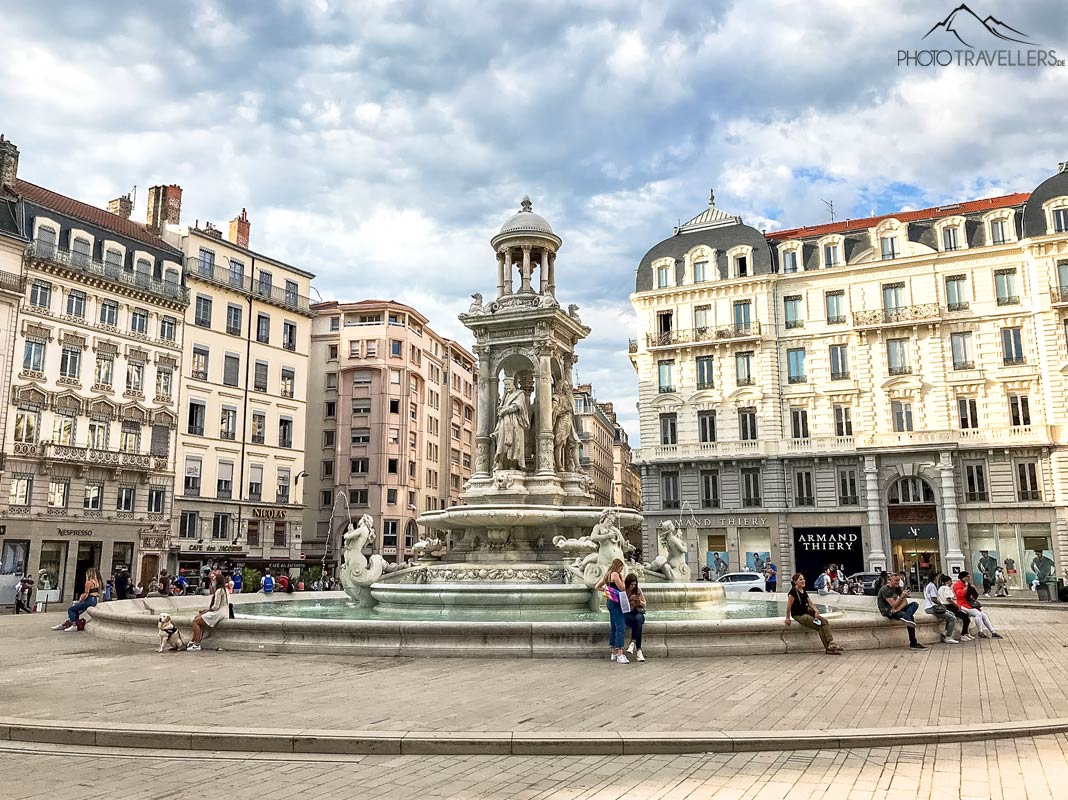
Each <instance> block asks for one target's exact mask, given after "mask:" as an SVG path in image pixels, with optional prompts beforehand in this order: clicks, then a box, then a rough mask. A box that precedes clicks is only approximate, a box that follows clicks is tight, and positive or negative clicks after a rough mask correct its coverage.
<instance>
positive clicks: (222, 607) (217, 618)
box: [186, 571, 230, 653]
mask: <svg viewBox="0 0 1068 800" xmlns="http://www.w3.org/2000/svg"><path fill="white" fill-rule="evenodd" d="M228 582H229V577H228V576H225V575H223V573H222V572H221V571H216V572H214V573H212V588H213V593H212V596H211V603H210V604H209V605H208V607H207V608H204V609H201V610H200V611H199V612H198V613H197V615H196V617H194V618H193V641H191V642H190V643H189V647H187V648H186V652H187V653H188V652H193V653H195V652H197V651H199V650H200V642H201V640H202V639H203V638H204V631H205V629H206V628H214V627H215V626H216V625H218V624H219V623H220V622H222V621H223V620H224V619H227V618H229V616H230V595H229V593H228V592H227V591H226V585H227V583H228Z"/></svg>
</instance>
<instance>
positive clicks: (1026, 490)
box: [1016, 460, 1042, 500]
mask: <svg viewBox="0 0 1068 800" xmlns="http://www.w3.org/2000/svg"><path fill="white" fill-rule="evenodd" d="M1016 488H1017V491H1018V497H1019V498H1020V499H1021V500H1041V499H1042V486H1041V484H1039V482H1038V462H1037V461H1031V460H1028V461H1017V462H1016Z"/></svg>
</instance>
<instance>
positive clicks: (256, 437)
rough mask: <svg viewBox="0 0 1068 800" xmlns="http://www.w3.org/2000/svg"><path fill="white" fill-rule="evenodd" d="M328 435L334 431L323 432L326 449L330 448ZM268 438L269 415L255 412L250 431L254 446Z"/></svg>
mask: <svg viewBox="0 0 1068 800" xmlns="http://www.w3.org/2000/svg"><path fill="white" fill-rule="evenodd" d="M327 433H330V434H333V433H334V431H323V446H324V447H326V446H328V445H327V444H326V434H327ZM266 436H267V415H266V414H264V413H263V412H261V411H253V412H252V429H251V431H250V440H251V442H252V444H263V442H264V440H265V439H266ZM329 446H331V447H332V446H333V444H332V443H331V445H329Z"/></svg>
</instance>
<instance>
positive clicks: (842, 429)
mask: <svg viewBox="0 0 1068 800" xmlns="http://www.w3.org/2000/svg"><path fill="white" fill-rule="evenodd" d="M834 435H835V436H852V435H853V408H852V406H846V405H835V407H834Z"/></svg>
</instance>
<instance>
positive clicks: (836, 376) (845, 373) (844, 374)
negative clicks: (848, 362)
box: [831, 370, 849, 381]
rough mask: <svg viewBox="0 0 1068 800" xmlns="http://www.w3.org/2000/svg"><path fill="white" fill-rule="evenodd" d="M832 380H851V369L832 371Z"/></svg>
mask: <svg viewBox="0 0 1068 800" xmlns="http://www.w3.org/2000/svg"><path fill="white" fill-rule="evenodd" d="M831 380H832V381H845V380H849V370H842V371H840V372H832V373H831Z"/></svg>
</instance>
